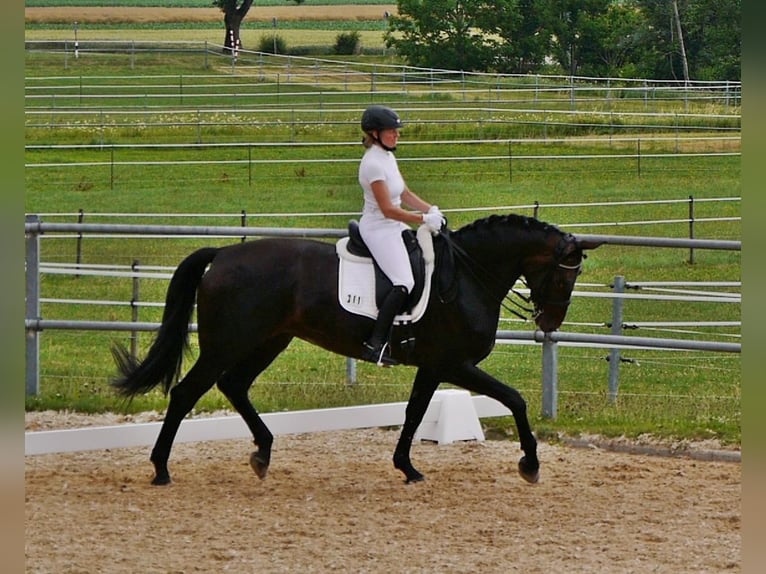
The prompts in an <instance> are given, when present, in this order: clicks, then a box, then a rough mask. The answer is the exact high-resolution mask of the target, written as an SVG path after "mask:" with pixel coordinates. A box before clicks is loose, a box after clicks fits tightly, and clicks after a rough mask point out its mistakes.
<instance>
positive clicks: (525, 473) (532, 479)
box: [519, 456, 540, 484]
mask: <svg viewBox="0 0 766 574" xmlns="http://www.w3.org/2000/svg"><path fill="white" fill-rule="evenodd" d="M519 474H520V475H521V478H523V479H524V480H526V481H527V482H529V483H531V484H535V483H536V482H537V481H538V480H540V467H539V466H538V467H537V468H532V467H531V466H530V464H529V463H528V462H527V457H525V456H522V457H521V460H519Z"/></svg>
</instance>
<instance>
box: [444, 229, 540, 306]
mask: <svg viewBox="0 0 766 574" xmlns="http://www.w3.org/2000/svg"><path fill="white" fill-rule="evenodd" d="M550 229H551V227H550V226H546V225H544V224H540V223H539V222H537V221H536V220H532V219H530V218H525V217H521V216H506V217H499V216H496V217H495V218H489V219H488V220H482V221H481V222H477V223H476V224H473V225H469V226H467V227H465V228H462V229H460V230H459V231H457V232H456V233H455V237H454V241H455V242H456V243H457V244H458V245H459V246H460V247H461V248H462V249H463V250H464V251H465V252H466V253H467V254H468V255H469V257H470V258H471V259H472V260H473V261H475V262H476V264H477V266H479V267H481V268H482V269H483V270H485V271H486V273H487V274H488V275H490V276H491V277H492V278H494V281H493V283H494V284H495V285H496V286H497V288H498V290H502V291H503V294H504V293H505V292H507V291H508V289H510V288H511V287H512V286H513V284H514V283H515V282H516V280H517V279H518V278H519V277H520V276H521V275H522V270H523V265H522V264H523V261H524V259H525V258H526V257H528V256H529V255H533V254H534V253H537V252H541V251H543V250H545V249H546V244H547V238H548V235H549V230H550Z"/></svg>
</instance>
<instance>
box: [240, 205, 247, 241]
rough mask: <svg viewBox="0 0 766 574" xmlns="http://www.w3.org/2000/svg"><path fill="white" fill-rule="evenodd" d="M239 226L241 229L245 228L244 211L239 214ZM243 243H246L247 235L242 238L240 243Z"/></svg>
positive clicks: (245, 213)
mask: <svg viewBox="0 0 766 574" xmlns="http://www.w3.org/2000/svg"><path fill="white" fill-rule="evenodd" d="M239 224H240V226H241V227H247V211H245V210H244V209H243V210H242V211H241V212H240V216H239ZM245 241H247V235H243V236H242V241H241V243H244V242H245Z"/></svg>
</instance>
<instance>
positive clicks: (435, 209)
mask: <svg viewBox="0 0 766 574" xmlns="http://www.w3.org/2000/svg"><path fill="white" fill-rule="evenodd" d="M428 213H438V214H439V215H441V216H442V217H444V214H443V213H442V212H441V209H439V206H438V205H432V206H431V207H429V208H428Z"/></svg>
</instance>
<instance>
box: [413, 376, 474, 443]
mask: <svg viewBox="0 0 766 574" xmlns="http://www.w3.org/2000/svg"><path fill="white" fill-rule="evenodd" d="M431 406H432V407H437V408H438V409H439V410H438V413H436V416H435V417H426V418H424V419H423V422H422V423H420V426H419V427H418V430H417V431H415V440H430V441H435V442H437V443H438V444H450V443H452V442H455V441H458V440H477V441H479V442H483V441H484V431H483V430H482V429H481V423H480V422H479V417H478V415H477V414H476V408H475V407H474V404H473V400H472V398H471V393H469V392H468V391H463V390H460V389H445V390H441V391H436V392H435V393H434V397H433V399H432V400H431ZM429 419H430V420H429Z"/></svg>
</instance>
